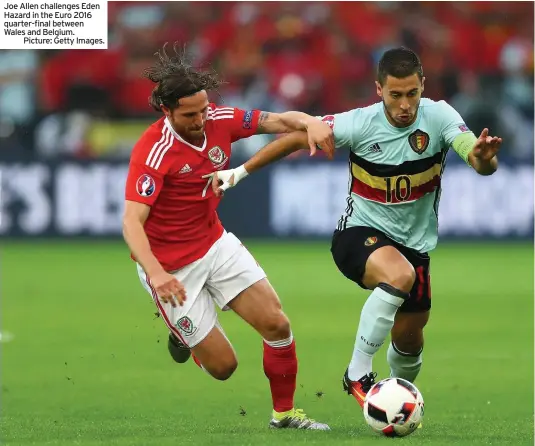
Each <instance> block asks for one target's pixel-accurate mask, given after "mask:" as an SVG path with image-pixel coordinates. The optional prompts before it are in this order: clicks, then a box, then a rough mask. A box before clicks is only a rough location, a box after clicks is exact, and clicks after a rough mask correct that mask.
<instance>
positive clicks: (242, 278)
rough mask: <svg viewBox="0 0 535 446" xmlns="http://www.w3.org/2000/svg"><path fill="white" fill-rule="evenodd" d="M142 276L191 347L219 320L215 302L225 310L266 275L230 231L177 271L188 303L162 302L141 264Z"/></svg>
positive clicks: (166, 319) (169, 323)
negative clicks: (198, 257)
mask: <svg viewBox="0 0 535 446" xmlns="http://www.w3.org/2000/svg"><path fill="white" fill-rule="evenodd" d="M137 271H138V275H139V279H140V280H141V283H142V285H143V287H144V288H145V289H146V290H147V291H148V292H149V294H150V295H151V296H152V299H153V300H154V303H155V304H156V305H157V307H158V309H159V311H160V314H161V316H162V318H163V320H164V322H165V323H166V325H167V327H168V328H169V330H170V331H171V332H172V333H173V334H174V335H175V336H176V337H177V338H179V339H180V340H181V341H182V342H183V343H184V344H185V345H187V346H188V347H190V348H191V347H195V346H196V345H197V344H198V343H199V342H201V341H202V340H203V339H204V338H205V337H206V336H207V335H208V333H210V330H212V328H213V327H214V325H215V324H216V322H217V313H216V308H215V304H217V306H218V307H219V308H221V309H222V310H227V309H228V307H227V306H226V305H227V304H228V303H229V302H230V301H231V300H232V299H234V298H235V297H236V296H237V295H238V294H239V293H241V292H242V291H243V290H245V289H246V288H249V287H250V286H251V285H253V284H254V283H256V282H258V281H259V280H262V279H263V278H265V277H266V273H265V272H264V270H263V269H262V268H261V267H260V266H259V265H258V263H257V262H256V260H255V259H254V258H253V256H252V255H251V253H250V252H249V251H248V250H247V249H246V248H245V247H244V246H243V245H242V243H241V242H240V241H239V240H238V238H237V237H236V236H235V235H234V234H232V233H228V232H224V233H223V235H222V236H221V237H220V238H219V240H217V241H216V242H215V243H214V244H213V245H212V247H211V248H210V250H209V251H208V252H207V253H206V254H205V255H204V257H202V258H200V259H199V260H196V261H195V262H193V263H190V264H189V265H186V266H184V267H183V268H180V269H179V270H177V271H174V272H173V275H174V276H175V277H176V278H177V279H178V280H179V281H180V282H181V283H182V284H183V285H184V288H185V289H186V302H185V303H184V306H182V307H180V306H176V307H175V308H173V307H172V306H171V304H169V303H164V302H162V301H161V300H160V299H159V298H158V296H157V294H156V291H155V290H154V288H153V287H152V285H151V283H150V280H148V278H147V275H146V274H145V271H144V270H143V268H141V265H139V264H138V265H137Z"/></svg>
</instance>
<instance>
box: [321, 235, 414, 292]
mask: <svg viewBox="0 0 535 446" xmlns="http://www.w3.org/2000/svg"><path fill="white" fill-rule="evenodd" d="M331 252H332V255H333V259H334V261H335V263H336V265H337V267H338V269H339V270H340V272H342V274H344V275H345V276H346V277H347V278H349V279H350V280H352V281H354V282H356V283H357V284H358V285H359V286H360V287H362V288H365V289H374V288H375V287H377V285H378V284H379V283H387V284H389V285H391V286H393V287H394V288H397V289H400V290H402V291H405V292H407V293H408V292H409V291H410V289H411V287H412V284H413V282H414V277H415V273H414V269H413V267H412V265H411V264H410V262H409V261H408V260H407V259H406V258H405V257H404V256H403V254H402V253H401V252H400V251H399V250H398V248H397V246H396V244H395V243H394V242H393V241H392V240H391V239H389V238H388V237H387V236H386V235H385V234H384V233H382V232H381V231H378V230H376V229H374V228H369V227H365V226H355V227H352V228H347V229H344V230H343V231H337V232H335V234H334V235H333V241H332V247H331Z"/></svg>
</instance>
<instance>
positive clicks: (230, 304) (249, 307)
mask: <svg viewBox="0 0 535 446" xmlns="http://www.w3.org/2000/svg"><path fill="white" fill-rule="evenodd" d="M220 249H221V259H220V260H218V261H217V262H216V264H215V266H214V273H213V274H212V276H211V277H210V278H209V279H208V282H207V287H208V289H209V290H210V293H211V294H212V296H213V297H214V300H215V302H216V303H217V305H219V307H221V308H222V309H223V310H226V309H228V308H231V309H232V310H233V311H234V312H236V313H237V314H238V315H239V316H240V317H242V318H243V319H244V320H245V321H246V322H248V323H249V324H250V325H252V326H253V327H254V328H255V329H256V330H257V331H258V332H259V333H260V334H261V335H262V336H264V337H265V339H268V340H272V338H275V339H280V336H281V333H282V334H284V333H288V335H289V322H288V319H287V318H286V316H285V315H284V314H283V312H282V309H281V303H280V300H279V298H278V296H277V293H276V292H275V290H274V289H273V287H272V286H271V284H270V283H269V281H268V280H267V279H266V273H265V272H264V270H263V269H262V268H261V267H260V266H259V265H258V263H257V262H256V260H255V259H254V257H253V256H252V255H251V253H250V252H249V251H248V250H247V248H245V246H243V244H242V243H241V242H240V241H239V240H238V238H237V237H236V236H234V235H233V234H231V233H228V234H226V236H225V240H224V241H223V243H222V244H221V248H220Z"/></svg>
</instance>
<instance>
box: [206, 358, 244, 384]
mask: <svg viewBox="0 0 535 446" xmlns="http://www.w3.org/2000/svg"><path fill="white" fill-rule="evenodd" d="M237 368H238V361H237V360H236V358H232V359H229V360H226V361H220V362H219V363H218V364H216V365H214V366H212V367H210V369H209V372H210V375H212V376H213V377H214V378H215V379H217V380H219V381H226V380H227V379H229V378H230V377H231V376H232V374H233V373H234V372H235V371H236V369H237Z"/></svg>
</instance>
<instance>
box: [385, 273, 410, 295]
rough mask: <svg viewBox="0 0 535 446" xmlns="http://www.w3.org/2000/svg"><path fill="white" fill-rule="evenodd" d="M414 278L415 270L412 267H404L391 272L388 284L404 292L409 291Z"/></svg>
mask: <svg viewBox="0 0 535 446" xmlns="http://www.w3.org/2000/svg"><path fill="white" fill-rule="evenodd" d="M415 280H416V272H415V271H414V268H412V267H404V268H401V269H399V270H397V271H395V272H394V274H392V276H391V277H390V279H389V281H388V284H389V285H391V286H393V287H394V288H396V289H398V290H400V291H403V292H404V293H410V291H411V289H412V286H413V285H414V282H415Z"/></svg>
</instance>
